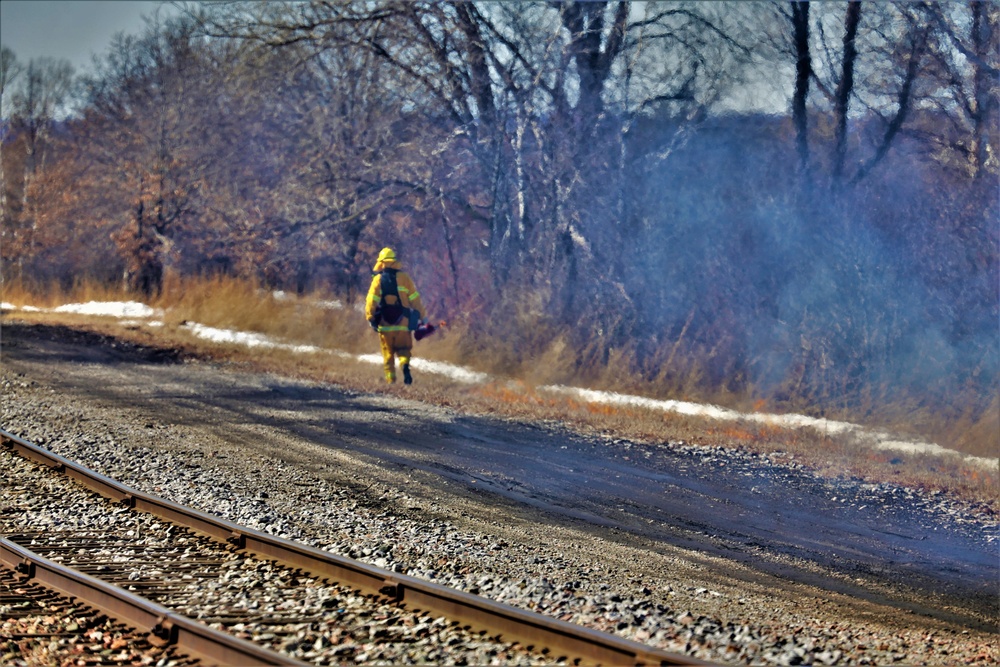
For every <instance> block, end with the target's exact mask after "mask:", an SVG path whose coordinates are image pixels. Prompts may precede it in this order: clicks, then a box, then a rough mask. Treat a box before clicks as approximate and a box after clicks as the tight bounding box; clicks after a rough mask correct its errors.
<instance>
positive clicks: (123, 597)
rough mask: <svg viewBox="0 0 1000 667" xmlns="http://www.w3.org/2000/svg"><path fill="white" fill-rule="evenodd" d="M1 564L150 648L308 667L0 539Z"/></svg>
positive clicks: (225, 661) (212, 659)
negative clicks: (140, 637) (120, 626)
mask: <svg viewBox="0 0 1000 667" xmlns="http://www.w3.org/2000/svg"><path fill="white" fill-rule="evenodd" d="M0 563H2V564H3V565H6V566H7V567H8V568H10V569H12V570H14V571H15V572H18V573H19V574H20V575H21V576H23V577H25V578H26V579H31V580H33V581H34V582H35V583H38V584H41V585H42V586H45V587H46V588H49V589H51V590H54V591H57V592H59V593H62V594H64V595H67V596H70V597H73V598H76V599H77V600H79V601H81V602H83V603H84V604H86V605H88V606H90V607H92V608H94V609H97V610H99V611H101V612H102V613H105V614H107V615H108V616H110V617H111V618H113V619H115V620H116V621H118V622H120V623H124V624H125V625H128V626H131V627H133V628H136V629H137V630H140V631H142V632H148V633H149V634H150V635H151V641H152V642H153V643H157V642H159V643H160V645H163V644H164V643H167V644H173V645H175V646H176V647H177V648H178V649H179V650H181V651H183V652H184V653H187V654H189V655H190V656H191V657H195V658H199V659H201V660H204V661H206V662H208V663H210V664H215V665H303V666H304V665H306V664H307V663H304V662H300V661H298V660H295V659H293V658H290V657H288V656H286V655H282V654H281V653H277V652H275V651H271V650H270V649H266V648H264V647H263V646H260V645H258V644H254V643H252V642H249V641H247V640H245V639H240V638H239V637H234V636H233V635H230V634H227V633H225V632H222V631H220V630H215V629H213V628H210V627H208V626H207V625H205V624H203V623H199V622H198V621H195V620H192V619H190V618H187V617H186V616H181V615H180V614H177V613H174V612H172V611H170V610H169V609H167V608H166V607H163V606H161V605H158V604H156V603H155V602H151V601H149V600H147V599H145V598H143V597H139V596H138V595H135V594H133V593H130V592H129V591H126V590H125V589H123V588H119V587H118V586H115V585H113V584H109V583H107V582H105V581H101V580H100V579H95V578H94V577H92V576H90V575H88V574H84V573H82V572H78V571H76V570H73V569H72V568H69V567H66V566H65V565H60V564H59V563H55V562H53V561H51V560H49V559H47V558H43V557H42V556H39V555H38V554H35V553H34V552H32V551H30V550H29V549H26V548H25V547H23V546H20V545H18V544H15V543H13V542H11V541H10V540H7V539H6V538H2V537H0Z"/></svg>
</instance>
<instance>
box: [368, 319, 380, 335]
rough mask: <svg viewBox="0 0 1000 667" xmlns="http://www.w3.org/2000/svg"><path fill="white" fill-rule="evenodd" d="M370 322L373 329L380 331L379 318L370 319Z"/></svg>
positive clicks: (376, 331)
mask: <svg viewBox="0 0 1000 667" xmlns="http://www.w3.org/2000/svg"><path fill="white" fill-rule="evenodd" d="M368 324H370V325H371V327H372V331H374V332H375V333H378V320H368Z"/></svg>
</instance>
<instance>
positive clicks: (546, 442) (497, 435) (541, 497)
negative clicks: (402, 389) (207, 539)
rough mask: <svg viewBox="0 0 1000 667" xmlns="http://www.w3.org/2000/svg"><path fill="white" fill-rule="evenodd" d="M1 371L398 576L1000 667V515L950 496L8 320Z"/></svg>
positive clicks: (129, 450) (194, 498)
mask: <svg viewBox="0 0 1000 667" xmlns="http://www.w3.org/2000/svg"><path fill="white" fill-rule="evenodd" d="M0 361H2V371H0V383H2V397H3V405H2V423H0V426H2V427H3V428H5V429H7V430H10V431H12V432H14V433H16V434H18V435H21V436H23V437H25V438H27V439H30V440H33V441H35V442H38V443H40V444H44V445H46V446H48V447H50V448H51V449H53V450H54V451H56V452H57V453H59V454H62V455H64V456H67V457H69V458H72V459H75V460H78V461H80V462H82V463H84V464H85V465H88V466H90V467H92V468H94V469H96V470H98V471H100V472H103V473H105V474H107V475H110V476H112V477H115V478H117V479H120V480H121V481H123V482H124V483H126V484H129V485H131V486H135V487H137V488H140V489H142V490H145V491H148V492H151V493H156V494H158V495H161V496H164V497H167V498H170V499H172V500H175V501H177V502H181V503H185V504H189V505H192V506H195V507H199V508H201V509H204V510H206V511H209V512H213V513H216V514H219V515H222V516H224V517H226V518H228V519H230V520H233V521H236V522H239V523H244V524H246V525H249V526H251V527H254V528H258V529H261V530H265V531H267V532H271V533H274V534H277V535H281V536H284V537H289V538H292V539H298V540H302V541H304V542H307V543H309V544H312V545H314V546H318V547H320V548H324V549H329V550H331V551H334V552H336V553H340V554H344V555H348V556H351V557H354V558H358V559H360V560H365V561H367V562H371V563H374V564H376V565H379V566H382V567H386V568H389V569H393V570H396V571H400V572H405V573H407V574H410V575H413V576H418V577H422V578H426V579H428V580H431V581H435V582H438V583H442V584H445V585H450V586H455V587H458V588H461V589H464V590H469V591H472V592H475V593H478V594H480V595H484V596H487V597H490V598H493V599H496V600H499V601H501V602H505V603H507V604H512V605H515V606H521V607H524V608H527V609H532V610H537V611H541V612H543V613H546V614H551V615H553V616H556V617H559V618H563V619H565V620H569V621H572V622H577V623H581V624H585V625H588V626H590V627H595V628H598V629H601V630H605V631H610V632H614V633H617V634H619V635H621V636H623V637H627V638H629V639H633V640H637V641H641V642H644V643H647V644H650V645H653V646H657V647H659V648H663V649H665V650H668V651H675V652H686V653H688V654H690V655H692V656H695V657H698V658H701V659H706V660H712V661H716V662H720V663H724V664H914V665H916V664H931V665H953V664H997V663H998V662H1000V649H998V648H997V647H996V646H997V644H998V642H997V634H998V630H997V624H998V616H1000V614H998V607H1000V598H998V593H1000V582H998V579H997V577H998V575H997V573H998V572H1000V556H998V551H997V549H998V542H997V517H995V516H992V515H991V514H990V513H989V512H988V510H987V509H986V508H984V507H975V506H969V505H967V504H963V503H960V502H958V501H957V500H956V499H954V498H950V497H949V496H948V495H947V494H936V495H930V494H924V493H922V492H921V491H918V490H914V489H905V488H900V487H894V486H892V485H866V484H862V483H861V482H859V481H857V480H849V479H843V480H823V479H820V478H818V477H816V476H815V475H813V474H812V473H811V472H810V471H808V470H806V469H804V468H802V467H801V466H797V465H795V464H794V463H787V462H781V461H779V460H777V459H776V458H772V457H762V456H759V455H754V454H750V453H748V452H741V451H738V450H729V449H725V448H702V447H697V446H694V445H689V444H682V443H632V442H625V441H621V440H614V439H605V438H597V437H595V436H586V435H582V434H578V433H572V432H570V431H569V430H567V429H564V428H562V427H559V426H558V425H552V424H544V425H543V424H515V423H508V422H502V421H498V420H484V419H482V418H472V417H469V416H466V415H462V414H460V413H458V412H457V411H455V410H446V409H443V408H440V407H437V406H429V405H425V404H420V403H416V402H414V401H408V400H405V399H404V398H401V397H396V396H390V395H377V396H373V395H361V394H357V393H354V392H350V391H344V390H342V389H339V388H337V387H332V386H326V385H318V384H314V383H307V382H302V381H297V380H293V379H289V378H281V377H276V376H271V375H261V374H254V373H249V372H246V371H244V370H240V369H238V368H232V367H226V366H221V365H217V364H211V363H204V362H185V361H181V360H180V359H179V358H178V357H176V356H175V355H173V354H171V353H170V352H169V351H163V350H154V349H147V348H137V347H135V346H134V345H131V344H126V343H122V342H121V341H113V340H111V339H107V338H103V337H100V336H95V335H92V334H84V333H80V332H74V331H71V330H69V329H65V328H62V327H48V326H44V327H43V326H37V325H36V326H28V325H22V324H19V323H17V322H15V321H12V320H9V319H5V320H4V322H3V330H2V347H0ZM435 443H436V445H435ZM543 446H544V447H546V448H548V449H549V450H550V451H551V452H553V454H552V456H551V457H549V456H547V455H546V456H542V455H540V454H539V452H540V451H541V449H540V448H542V447H543ZM564 447H565V449H563V448H564ZM491 451H492V452H503V456H499V455H490V452H491ZM484 457H489V458H484ZM598 461H601V462H603V463H601V464H600V465H598V464H597V463H596V462H598ZM601 466H603V468H604V470H605V471H617V472H613V473H611V474H604V475H599V474H598V470H599V469H600V468H601ZM615 474H625V475H626V481H625V482H613V481H610V480H613V479H614V475H615ZM643 480H644V481H643ZM650 480H653V481H655V482H656V484H653V483H652V482H651V481H650ZM640 482H641V483H640ZM657 484H658V485H659V486H657ZM615 487H627V488H631V489H634V490H635V492H636V495H635V497H633V498H631V499H629V497H628V496H627V494H625V495H623V494H624V493H625V492H624V491H622V488H618V489H615ZM657 488H659V489H660V492H659V493H657V492H656V489H657ZM574 494H575V495H574ZM612 494H617V495H614V497H615V498H620V499H629V500H630V502H622V503H620V504H618V505H614V506H611V505H609V503H608V499H609V498H611V497H612ZM654 506H655V507H656V508H657V509H656V511H655V512H653V511H652V510H650V509H649V508H650V507H654ZM685 507H687V509H684V508H685ZM768 517H771V518H772V521H771V523H768Z"/></svg>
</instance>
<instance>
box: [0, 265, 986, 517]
mask: <svg viewBox="0 0 1000 667" xmlns="http://www.w3.org/2000/svg"><path fill="white" fill-rule="evenodd" d="M130 298H131V297H129V296H128V295H124V294H122V293H121V292H119V291H116V290H109V289H100V288H99V287H95V286H87V285H79V286H74V288H73V289H71V290H67V291H61V290H53V291H51V292H50V293H47V294H44V295H37V294H34V293H29V292H28V291H27V290H24V289H23V288H21V287H20V286H11V285H9V284H5V285H4V291H3V296H2V299H3V300H4V301H8V302H11V303H13V304H15V305H17V306H24V305H34V306H38V307H44V308H52V307H54V306H56V305H61V304H63V303H70V302H86V301H90V300H95V301H120V300H129V299H130ZM329 299H331V297H330V295H326V294H311V295H305V296H302V297H296V298H284V299H282V298H275V297H274V295H272V294H271V293H270V292H268V291H266V290H263V289H262V288H260V286H257V285H252V284H248V283H245V282H239V281H233V280H223V279H205V280H191V281H184V282H183V283H180V282H175V283H168V284H167V285H166V286H165V289H164V291H163V293H162V295H161V296H160V297H159V298H157V299H156V300H154V301H153V302H152V303H150V304H149V305H151V306H154V307H157V308H161V309H163V311H164V316H163V322H164V326H162V327H158V328H152V327H137V326H132V327H122V325H121V323H120V322H118V321H117V320H116V319H114V318H107V317H94V316H90V317H83V316H78V315H72V314H55V313H44V312H43V313H26V312H19V313H18V315H17V317H18V318H19V319H22V320H28V321H37V322H46V323H59V324H66V325H71V326H76V327H80V328H86V329H89V330H92V331H97V332H99V333H103V334H106V335H112V336H117V337H120V338H125V339H129V340H131V341H133V342H136V343H140V344H143V345H150V346H159V347H169V348H175V349H179V350H182V351H184V352H185V353H187V354H191V355H197V356H201V357H204V358H211V359H213V360H216V361H225V362H228V363H231V364H237V365H240V366H244V367H246V368H247V369H251V370H256V371H266V372H275V373H282V374H285V375H290V376H294V377H300V378H303V379H310V380H316V381H322V382H328V383H332V384H336V385H339V386H343V387H346V388H350V389H354V390H358V391H365V392H383V393H391V394H399V395H405V396H408V397H410V398H414V399H417V400H423V401H429V402H432V403H436V404H438V405H442V406H447V407H451V408H454V409H458V410H462V411H466V412H469V413H474V414H480V415H492V416H496V417H500V418H507V419H518V420H532V421H536V422H537V421H541V420H550V421H555V422H559V423H560V424H563V425H564V426H568V427H570V428H573V429H577V430H581V431H585V432H590V433H600V434H604V435H608V436H611V437H620V438H629V439H638V440H644V441H650V442H666V441H684V442H688V443H692V444H699V445H714V446H725V447H741V448H745V449H748V450H751V451H756V452H760V453H775V452H783V453H784V454H786V455H788V456H792V457H794V459H795V460H796V461H797V462H799V463H802V464H804V465H807V466H809V467H810V468H813V469H815V470H817V471H818V472H820V473H821V474H824V475H827V476H830V477H843V476H853V477H858V478H862V479H865V480H869V481H873V482H879V481H892V482H896V483H900V484H904V485H907V486H913V487H918V488H926V489H941V490H949V491H952V492H954V493H957V494H959V495H960V496H962V497H964V498H967V499H970V500H975V501H978V502H983V503H986V504H987V505H989V506H991V507H993V508H994V509H995V510H1000V501H998V498H1000V470H998V469H996V468H992V469H991V468H984V467H983V466H980V465H976V464H974V463H969V462H967V461H964V460H963V459H961V458H959V457H937V456H928V455H918V454H900V453H898V452H893V451H882V450H877V449H873V448H872V447H871V446H870V445H868V444H866V443H863V442H860V441H858V439H857V438H852V437H850V436H839V437H831V436H830V435H828V434H824V433H819V432H816V431H814V430H811V429H792V428H782V427H778V426H772V425H767V424H761V423H759V422H754V421H746V422H735V421H730V422H719V421H715V420H711V419H708V418H699V417H691V416H684V415H680V414H676V413H669V412H663V411H659V410H655V409H648V408H641V407H628V406H619V405H607V404H595V403H589V402H586V401H582V400H577V399H574V398H572V397H570V396H568V395H557V394H551V393H547V392H543V391H539V390H538V389H537V388H536V387H539V386H541V385H544V384H549V383H565V384H577V385H582V384H583V382H582V381H580V380H579V376H576V377H574V375H573V374H572V373H571V372H570V371H569V370H568V369H567V367H566V365H567V364H568V358H569V355H568V354H566V353H565V342H564V341H561V340H560V338H559V337H558V336H552V337H549V338H548V339H547V340H546V342H545V344H544V347H543V352H542V353H541V354H540V356H532V355H530V354H524V356H522V357H521V358H517V357H516V356H515V355H516V354H517V351H516V350H513V349H511V348H509V347H505V346H504V345H502V344H498V345H496V346H491V345H490V344H489V343H488V342H479V343H478V346H477V345H469V344H468V342H467V339H464V338H463V337H464V336H467V334H468V332H467V331H466V330H465V329H464V328H463V326H462V325H461V324H459V325H457V326H456V325H450V324H445V326H443V327H441V330H440V332H439V333H438V334H436V335H435V336H432V337H431V338H429V339H426V340H424V341H421V342H420V343H418V344H417V348H416V355H417V356H418V357H423V358H428V359H434V360H438V361H446V362H450V363H454V364H458V365H463V366H467V367H472V368H474V369H476V370H480V371H483V372H488V373H494V374H498V375H497V378H498V379H496V380H494V381H491V382H488V383H485V384H481V385H468V384H463V383H461V382H458V381H455V380H451V379H448V378H445V377H442V376H434V379H433V381H424V379H423V378H420V377H419V376H418V382H417V383H416V384H414V385H413V386H411V387H403V386H386V385H385V384H384V383H382V381H381V373H380V372H379V370H378V367H377V366H376V365H373V364H370V363H366V362H362V361H359V360H357V359H354V358H351V357H349V356H342V355H337V354H334V353H332V352H330V353H317V354H301V353H294V352H289V351H286V350H281V349H264V348H246V347H244V346H241V345H232V344H230V345H224V344H216V343H212V342H210V341H206V340H203V339H200V338H197V337H195V336H194V335H192V333H191V332H190V330H189V329H188V328H187V327H185V326H183V324H184V323H186V322H197V323H199V324H203V325H207V326H213V327H218V328H225V329H232V330H236V331H250V332H257V333H260V334H264V335H266V336H269V337H271V338H273V339H277V340H281V341H283V342H288V343H292V344H304V345H313V346H316V347H319V348H323V349H325V350H330V351H334V350H341V351H344V352H349V353H351V354H359V353H370V354H376V353H377V352H378V343H377V339H376V338H375V335H374V334H373V333H372V332H371V331H370V330H369V329H368V327H367V326H366V324H365V323H364V319H363V316H362V314H361V313H360V312H359V311H358V310H357V309H356V305H355V304H348V303H344V304H343V306H342V307H340V308H333V307H330V306H329V305H328V304H324V303H323V302H324V301H325V300H329ZM136 300H139V299H136ZM524 352H527V351H524ZM622 354H625V353H622ZM539 359H542V361H541V362H540V361H539ZM614 361H615V362H616V363H615V364H610V366H611V367H613V368H622V367H627V362H628V361H629V360H628V359H626V358H620V359H616V360H614ZM678 367H684V368H689V369H692V376H691V377H692V378H694V377H696V375H697V371H696V368H697V364H696V363H695V362H691V361H685V362H684V363H680V362H679V363H678ZM518 378H519V379H518ZM586 378H587V382H588V386H590V387H592V388H594V389H605V390H613V391H619V392H623V393H635V394H645V395H649V396H651V397H658V398H667V397H668V396H663V388H662V386H658V387H657V389H658V391H656V392H652V391H650V389H651V387H649V386H645V387H643V386H641V385H640V384H638V383H636V382H635V381H634V379H632V378H631V377H623V376H622V375H621V374H620V372H618V371H614V370H608V371H601V370H600V369H598V370H597V372H593V371H592V372H590V373H588V374H586ZM428 379H429V378H428ZM574 380H575V382H574ZM675 381H676V382H679V384H677V385H675V386H678V387H681V388H682V389H681V391H682V393H681V395H675V396H674V398H678V399H681V400H701V401H707V402H711V403H714V404H717V405H725V406H728V407H731V408H735V409H741V410H756V411H760V412H764V411H768V410H769V409H772V408H773V406H770V405H769V404H768V403H767V402H765V401H764V400H762V399H759V398H755V397H752V396H741V395H730V394H721V393H716V394H714V395H705V394H703V393H699V392H698V390H697V383H696V380H695V379H690V378H689V380H687V381H686V382H681V381H679V380H675ZM688 383H689V386H687V388H686V389H685V388H684V385H685V384H688ZM657 394H659V395H657ZM889 407H892V406H889ZM889 407H887V408H886V409H884V410H883V412H882V415H881V417H880V419H879V420H878V423H877V424H876V425H877V426H878V427H879V428H881V429H884V430H891V431H895V432H903V433H912V434H914V435H923V436H924V437H927V435H928V434H929V433H934V432H935V428H936V429H937V431H936V432H937V433H938V436H939V437H937V438H934V439H933V440H934V441H936V442H941V443H947V446H949V447H950V448H955V449H958V446H959V445H961V446H962V447H963V448H964V451H966V452H967V453H970V454H973V455H976V456H984V457H996V456H997V453H998V449H1000V444H998V443H997V438H998V437H1000V436H998V433H1000V428H998V427H997V420H1000V399H998V400H997V401H995V402H994V406H993V407H994V408H995V409H993V410H992V411H988V414H987V416H986V417H985V418H979V419H975V418H973V417H972V416H970V415H968V414H965V415H963V416H962V419H964V421H962V420H954V419H953V420H952V421H951V422H946V421H945V420H943V419H940V420H939V421H935V415H934V414H933V413H932V411H930V410H928V409H926V408H923V409H921V410H920V411H915V410H914V409H913V408H911V407H909V406H903V407H898V408H895V409H889ZM829 416H830V417H831V418H836V419H842V420H845V421H857V419H851V417H852V416H854V417H858V416H857V415H851V414H849V413H845V414H838V415H829ZM867 417H869V418H870V417H871V413H869V414H868V415H867ZM894 420H897V421H898V423H897V426H898V428H887V426H892V424H890V423H888V422H892V421H894ZM914 424H916V425H917V427H914ZM956 429H957V430H956ZM928 439H930V438H928Z"/></svg>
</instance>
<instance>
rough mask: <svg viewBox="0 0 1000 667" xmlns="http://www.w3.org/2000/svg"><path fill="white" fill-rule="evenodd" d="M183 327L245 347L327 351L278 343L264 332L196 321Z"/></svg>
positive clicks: (198, 335) (293, 350)
mask: <svg viewBox="0 0 1000 667" xmlns="http://www.w3.org/2000/svg"><path fill="white" fill-rule="evenodd" d="M184 328H186V329H187V330H188V331H190V332H191V333H192V334H194V335H195V336H197V337H198V338H203V339H205V340H209V341H212V342H213V343H230V344H233V345H243V346H246V347H266V348H269V349H278V350H288V351H290V352H300V353H304V354H316V353H320V352H327V350H324V349H323V348H321V347H316V346H315V345H292V344H290V343H279V342H276V341H274V340H272V339H271V338H269V337H268V336H265V335H264V334H260V333H254V332H247V331H234V330H232V329H217V328H215V327H209V326H205V325H204V324H198V323H197V322H190V323H188V324H185V325H184Z"/></svg>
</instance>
